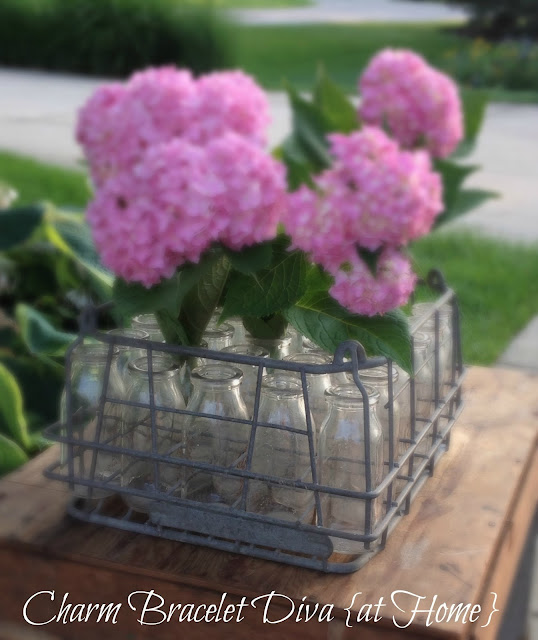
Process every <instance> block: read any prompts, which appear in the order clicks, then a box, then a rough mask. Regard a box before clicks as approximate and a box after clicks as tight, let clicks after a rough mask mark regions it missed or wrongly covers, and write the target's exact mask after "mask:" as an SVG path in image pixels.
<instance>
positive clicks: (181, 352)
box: [46, 272, 464, 573]
mask: <svg viewBox="0 0 538 640" xmlns="http://www.w3.org/2000/svg"><path fill="white" fill-rule="evenodd" d="M427 284H428V285H429V286H430V288H432V289H433V290H435V291H437V292H438V293H439V294H440V295H439V297H438V298H437V300H436V302H435V304H434V305H433V306H432V308H431V310H430V312H429V313H428V314H427V315H425V316H424V317H422V318H421V320H420V321H418V322H416V323H415V325H414V327H413V330H412V333H413V334H415V333H416V332H418V331H420V330H421V328H422V327H423V326H425V324H426V323H428V322H429V323H431V322H432V321H433V322H434V326H435V336H434V346H435V348H434V349H433V351H432V354H431V356H430V358H431V360H432V362H431V363H430V365H431V366H432V369H433V371H434V380H435V384H434V389H435V396H434V398H433V401H432V410H431V415H430V416H429V418H428V419H424V418H420V419H419V418H418V417H417V415H416V407H417V396H416V388H415V386H416V385H415V378H416V376H417V375H418V374H419V371H418V370H415V373H414V375H413V376H411V377H410V379H409V381H408V382H407V383H406V384H405V385H404V386H403V387H402V388H400V389H399V390H398V391H397V392H396V391H395V389H394V386H393V384H392V367H393V363H392V362H391V361H390V360H387V359H385V358H368V357H367V356H366V354H365V351H364V349H363V347H362V346H361V345H360V344H359V343H357V342H354V341H349V342H344V343H343V344H341V345H340V346H339V348H338V349H337V351H336V353H335V355H334V359H333V363H332V364H329V365H312V364H304V363H296V362H287V361H281V360H272V359H267V358H256V357H252V356H241V355H236V354H231V353H224V352H220V351H219V352H217V351H209V350H207V349H202V348H195V347H183V346H175V345H171V344H164V343H157V342H148V341H140V340H133V339H129V338H125V337H120V336H116V335H109V334H106V333H101V332H99V331H97V329H96V327H97V313H96V311H95V310H88V311H87V312H86V313H85V314H83V317H82V318H81V331H80V335H79V338H78V339H77V340H76V342H75V343H74V345H73V346H72V347H71V349H70V352H69V354H68V357H67V362H66V399H67V419H66V423H65V424H56V425H53V426H52V427H50V428H49V429H48V430H47V436H48V437H49V438H50V439H52V440H55V441H58V442H61V443H62V444H63V448H64V450H65V452H66V454H67V455H66V456H64V457H63V459H62V460H60V461H59V462H57V463H56V464H54V465H53V466H51V467H50V468H49V469H48V470H47V471H46V476H47V477H49V478H53V479H57V480H60V481H63V482H67V483H68V484H69V485H70V486H71V487H72V488H73V487H74V486H75V485H78V486H84V487H87V491H88V493H87V498H76V497H75V498H73V500H72V502H71V504H70V507H69V513H70V514H71V516H73V517H75V518H78V519H80V520H84V521H87V522H91V523H95V524H99V525H106V526H111V527H115V528H118V529H123V530H127V531H132V532H137V533H141V534H147V535H152V536H157V537H161V538H168V539H171V540H175V541H178V542H186V543H191V544H198V545H205V546H208V547H213V548H216V549H221V550H225V551H229V552H233V553H241V554H245V555H250V556H256V557H259V558H265V559H268V560H274V561H278V562H284V563H287V564H292V565H297V566H300V567H306V568H310V569H317V570H321V571H325V572H334V573H348V572H352V571H356V570H357V569H359V568H360V567H361V566H363V565H364V564H365V563H366V562H368V560H369V559H370V558H372V557H373V556H374V555H375V554H376V553H378V552H379V551H380V550H382V549H383V547H384V546H385V543H386V541H387V537H388V536H389V534H390V533H391V531H392V530H393V528H394V527H395V526H396V524H397V523H398V521H399V520H400V519H401V518H402V517H404V516H405V515H406V514H407V513H408V512H409V509H410V505H411V502H412V500H413V499H414V497H415V496H416V495H417V493H418V491H419V490H420V488H421V487H422V485H423V484H424V482H425V481H426V479H427V478H428V477H429V476H431V475H433V473H434V469H435V465H436V463H437V460H438V459H439V457H440V456H441V455H442V454H443V453H444V452H445V451H446V450H447V449H448V446H449V444H450V432H451V429H452V427H453V425H454V422H455V421H456V419H457V417H458V415H459V413H460V411H461V409H462V389H461V387H462V381H463V377H464V367H463V362H462V355H461V334H460V323H459V310H458V304H457V300H456V297H455V295H454V293H453V291H451V290H450V289H448V288H447V287H446V285H445V283H444V280H443V278H442V276H441V275H440V274H439V272H432V273H430V275H429V277H428V280H427ZM446 305H450V308H451V314H450V318H451V325H452V326H451V330H452V338H451V340H452V342H451V345H452V346H451V363H450V375H449V376H448V379H447V380H446V381H445V382H444V383H443V381H442V380H441V375H442V372H441V370H440V350H441V347H442V339H441V332H440V316H441V309H446ZM430 326H431V325H430ZM88 338H91V339H92V340H97V341H99V342H102V343H104V344H106V345H108V361H107V366H106V371H105V379H104V381H103V392H102V396H101V399H100V403H99V407H97V410H96V419H97V422H96V424H97V427H96V428H95V429H94V430H93V435H92V437H88V434H87V432H86V431H85V430H84V429H83V428H80V424H79V423H78V422H77V417H76V416H74V415H73V414H72V412H71V411H70V405H71V400H72V398H71V389H70V368H71V360H72V354H73V351H74V350H75V349H76V348H77V346H78V345H79V344H81V343H82V342H83V341H84V340H86V339H88ZM115 345H121V346H125V347H132V348H136V349H138V350H144V351H145V352H147V358H148V362H149V365H150V366H149V372H148V379H149V403H148V404H147V405H145V408H146V409H149V411H150V415H151V430H152V450H151V451H140V450H135V449H132V448H127V447H125V446H124V440H123V439H121V438H120V439H118V438H115V439H112V440H109V441H107V440H106V439H103V438H102V437H101V435H100V434H101V425H102V421H103V417H104V416H105V407H110V406H115V407H117V408H118V409H119V410H120V412H121V410H122V409H125V408H126V407H127V406H132V405H133V403H132V402H129V401H127V400H125V399H124V398H114V397H109V392H108V376H109V374H110V367H111V362H112V354H113V350H114V347H115ZM162 353H166V354H170V355H171V356H173V357H180V358H188V357H197V358H204V359H205V360H207V361H215V362H223V363H230V364H238V365H251V366H255V367H257V369H258V377H257V389H256V394H255V401H254V416H253V419H252V420H240V419H235V420H234V419H228V418H227V420H231V421H232V422H234V421H235V422H238V423H243V424H246V425H248V427H249V428H250V438H249V442H248V446H247V447H246V449H245V451H244V453H243V455H242V457H241V460H238V461H236V462H235V463H234V465H231V466H230V467H219V466H216V465H214V464H211V463H210V462H204V461H192V460H187V459H182V458H178V457H176V456H171V455H166V454H162V453H159V452H158V448H157V439H158V431H159V425H158V424H157V422H158V421H157V412H158V411H159V412H171V413H175V414H180V415H193V413H192V412H190V411H187V410H186V409H176V408H173V407H159V406H156V404H155V400H154V394H153V377H152V373H151V369H152V368H151V362H152V358H153V357H154V356H155V355H156V354H162ZM381 365H387V367H388V373H389V405H388V413H389V431H390V443H391V445H390V447H389V460H388V461H386V462H385V475H384V478H383V481H382V482H381V483H380V484H378V485H377V486H374V483H373V480H372V477H371V473H370V465H369V460H368V458H369V455H370V452H369V444H368V443H369V429H370V421H369V412H368V402H367V392H366V390H365V387H364V385H363V383H362V381H361V371H364V370H366V369H369V368H373V367H378V366H381ZM423 366H425V364H423ZM267 369H273V370H274V371H288V372H289V371H291V372H295V375H297V376H299V377H300V380H301V382H302V390H303V397H304V404H305V407H306V416H307V418H306V425H304V426H303V425H297V428H295V427H285V426H281V425H277V424H267V423H262V422H259V421H258V409H259V405H260V391H261V384H262V377H263V374H264V371H265V370H267ZM342 372H348V373H351V374H352V377H353V380H354V382H355V384H356V385H357V387H358V389H359V390H360V392H361V394H362V396H363V399H364V401H365V402H364V407H365V409H364V429H365V443H366V444H365V458H366V459H365V460H364V461H363V462H364V463H365V467H366V470H367V471H366V478H365V481H366V486H365V491H361V492H358V491H347V490H343V489H340V488H338V487H334V486H327V485H323V484H321V483H320V482H319V481H318V478H319V473H318V466H317V461H316V447H315V442H314V431H313V425H312V421H311V418H310V413H309V406H310V404H311V402H310V398H309V391H308V384H307V376H308V375H309V374H337V373H342ZM403 394H406V395H407V396H408V398H409V403H410V404H409V406H410V415H411V423H410V424H411V430H410V434H409V436H410V437H408V438H402V439H401V440H400V442H399V443H396V442H395V441H394V425H393V411H392V403H393V402H394V400H395V399H396V398H397V397H398V396H400V395H402V397H403ZM208 417H211V418H214V419H216V420H222V419H223V418H222V417H221V416H213V415H211V416H208ZM259 427H264V428H271V429H280V430H283V431H291V432H297V433H301V434H302V435H304V436H305V437H307V438H308V443H309V455H310V465H311V474H310V475H311V481H309V482H305V481H303V480H300V479H297V480H289V479H284V478H281V477H277V476H271V475H264V474H260V473H256V472H254V471H252V457H253V451H254V445H255V441H256V432H257V429H258V428H259ZM88 451H90V452H92V457H93V461H94V463H93V466H91V467H90V470H89V472H88V473H85V474H84V475H81V474H78V473H77V470H76V469H77V466H76V465H75V459H76V456H80V455H84V454H85V453H87V452H88ZM396 451H400V452H401V451H403V453H401V455H399V457H397V456H396V455H395V453H396ZM99 452H106V454H107V455H110V454H113V455H117V456H128V457H129V459H131V460H132V459H135V460H144V461H146V463H150V464H153V465H154V470H155V471H154V472H155V474H156V481H155V486H153V487H151V488H144V487H142V488H137V489H134V488H132V487H130V486H122V483H121V471H119V472H118V473H117V474H115V475H112V476H111V477H109V478H107V480H106V482H103V481H100V480H98V479H97V478H95V477H94V473H93V471H94V470H95V459H96V457H97V456H98V455H99ZM163 463H164V464H166V465H183V466H187V467H193V468H196V469H200V470H204V471H207V472H211V473H212V474H218V475H221V476H229V477H234V478H239V479H241V482H242V493H241V497H240V498H239V499H238V500H237V502H236V503H235V504H233V505H232V506H226V505H222V504H212V503H209V502H204V503H202V502H196V501H193V500H188V499H186V498H182V497H179V496H178V495H177V494H175V493H174V492H173V491H169V492H163V491H160V490H159V489H158V488H156V487H159V484H160V483H159V481H158V474H159V468H160V464H163ZM256 480H257V481H262V482H264V483H267V484H268V485H270V486H274V485H278V486H284V487H290V488H296V489H304V490H306V491H308V492H311V494H312V500H313V505H314V508H313V513H314V517H313V518H311V519H310V520H309V521H301V520H300V519H299V520H297V521H288V520H283V519H282V520H281V519H277V518H275V517H270V516H266V515H261V514H259V513H253V512H250V511H248V510H247V496H248V491H249V483H251V482H252V481H256ZM103 490H106V492H108V493H113V494H114V495H113V497H106V498H104V497H99V496H100V495H102V492H103ZM129 495H131V496H135V497H138V498H142V499H146V500H147V501H149V502H150V503H151V504H152V505H154V507H155V508H154V509H152V510H151V512H150V513H149V514H144V515H143V514H140V513H138V512H136V511H133V509H132V508H130V507H129V506H127V503H126V502H125V501H124V498H126V497H128V496H129ZM331 495H332V496H340V497H346V498H352V499H353V500H356V501H359V502H360V504H362V505H364V509H365V519H364V529H363V530H358V531H352V532H350V531H340V530H337V529H333V528H330V527H327V526H325V525H324V513H323V511H324V510H323V500H324V498H325V497H326V496H331ZM375 500H378V501H379V500H382V502H383V510H384V512H383V517H382V518H381V519H380V521H378V522H377V523H372V505H373V501H375ZM334 540H351V541H354V542H359V543H362V548H363V551H362V552H361V553H358V554H355V555H353V556H343V555H339V554H335V553H334V552H333V541H334Z"/></svg>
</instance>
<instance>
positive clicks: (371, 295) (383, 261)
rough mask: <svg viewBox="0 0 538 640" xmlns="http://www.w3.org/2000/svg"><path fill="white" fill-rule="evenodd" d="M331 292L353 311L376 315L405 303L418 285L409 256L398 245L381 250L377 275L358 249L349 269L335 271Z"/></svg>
mask: <svg viewBox="0 0 538 640" xmlns="http://www.w3.org/2000/svg"><path fill="white" fill-rule="evenodd" d="M333 275H334V277H335V281H334V285H333V286H332V287H331V289H330V291H329V293H330V294H331V296H332V297H333V298H334V299H335V300H337V301H338V302H339V303H340V304H341V305H342V306H343V307H345V308H346V309H349V311H352V312H353V313H357V314H360V315H365V316H375V315H377V314H383V313H386V312H387V311H390V310H392V309H395V308H397V307H401V306H402V305H403V304H405V303H406V302H407V301H408V300H409V297H410V295H411V293H412V292H413V290H414V288H415V285H416V276H415V274H414V273H413V271H412V269H411V264H410V262H409V260H408V259H407V258H406V257H405V256H403V255H402V254H401V253H400V252H398V251H397V250H395V249H390V248H388V249H385V250H384V251H383V253H382V254H381V256H380V258H379V261H378V265H377V273H376V275H375V276H374V275H373V274H372V272H371V271H370V269H369V268H368V266H367V265H366V264H365V262H364V261H363V260H361V259H360V258H359V257H358V255H357V253H356V252H352V253H350V255H349V258H348V260H347V264H346V269H345V270H342V269H339V270H338V271H336V272H335V273H333Z"/></svg>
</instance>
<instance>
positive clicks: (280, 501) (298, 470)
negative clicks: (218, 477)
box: [247, 372, 314, 523]
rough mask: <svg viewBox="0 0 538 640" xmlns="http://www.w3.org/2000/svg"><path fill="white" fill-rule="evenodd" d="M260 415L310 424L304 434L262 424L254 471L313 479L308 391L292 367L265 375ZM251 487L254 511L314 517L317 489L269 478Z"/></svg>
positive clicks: (268, 421)
mask: <svg viewBox="0 0 538 640" xmlns="http://www.w3.org/2000/svg"><path fill="white" fill-rule="evenodd" d="M259 420H260V422H264V423H266V424H273V425H280V426H286V427H292V428H294V429H301V430H303V429H304V434H302V433H294V432H290V431H285V430H282V429H278V428H276V427H258V429H257V431H256V439H255V441H254V451H253V456H252V467H251V469H252V471H253V472H255V473H262V474H265V475H269V476H276V477H277V478H283V479H286V480H294V481H302V482H312V465H311V459H310V445H309V440H308V436H307V432H306V428H307V424H306V413H305V407H304V400H303V390H302V384H301V381H300V380H298V379H297V377H296V376H294V375H293V374H289V373H286V372H280V373H277V374H274V375H268V376H265V378H264V380H263V385H262V397H261V402H260V411H259ZM248 486H249V491H248V500H247V509H248V511H253V512H255V513H261V514H264V515H267V516H271V517H273V518H278V519H280V520H292V521H301V522H306V523H311V522H312V520H313V517H314V497H313V493H312V492H311V491H309V490H307V489H300V488H294V487H287V486H283V485H282V486H281V485H278V484H269V483H267V482H264V481H263V480H250V481H249V485H248Z"/></svg>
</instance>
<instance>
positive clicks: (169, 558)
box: [0, 368, 538, 640]
mask: <svg viewBox="0 0 538 640" xmlns="http://www.w3.org/2000/svg"><path fill="white" fill-rule="evenodd" d="M465 402H466V406H465V410H464V412H463V414H462V416H461V418H460V420H459V422H458V424H456V426H455V427H454V432H453V436H452V442H451V449H450V451H449V452H448V454H446V455H445V457H444V458H443V459H442V461H441V462H440V463H439V465H438V466H437V468H436V473H435V476H434V477H433V478H431V479H430V480H429V481H428V482H427V483H426V485H425V487H424V489H423V490H422V492H421V494H420V496H419V497H418V498H417V499H416V501H415V503H414V504H413V507H412V509H411V513H410V514H409V516H407V517H406V518H404V519H403V520H402V521H401V523H400V524H399V525H398V527H397V528H396V530H395V531H394V533H393V534H392V536H391V538H390V539H389V542H388V544H387V547H386V549H385V550H384V551H383V552H382V553H380V554H379V555H378V556H377V557H375V558H374V559H373V560H372V561H371V562H370V563H369V564H368V565H366V566H365V567H364V568H363V569H361V570H360V571H358V572H357V573H355V574H351V575H347V576H337V575H325V574H322V573H319V572H315V571H310V570H305V569H298V568H294V567H289V566H286V565H282V564H277V563H273V562H268V561H263V560H257V559H253V558H248V557H245V556H240V555H234V554H229V553H224V552H219V551H214V550H209V549H205V548H203V547H195V546H191V545H186V544H178V543H174V542H171V541H167V540H160V539H156V538H150V537H145V536H142V535H138V534H133V533H126V532H121V531H117V530H114V529H109V528H104V527H98V526H94V525H88V524H83V523H80V522H76V521H74V520H71V519H70V518H69V517H68V516H66V514H65V510H66V505H67V503H68V500H69V493H68V491H67V488H66V487H65V486H64V485H63V484H61V483H57V482H54V481H49V480H46V479H45V478H44V477H43V475H42V472H43V469H44V468H45V467H46V466H47V465H48V464H50V463H51V462H53V461H54V459H55V458H56V457H57V455H58V450H57V448H52V449H50V450H49V451H47V452H46V453H44V454H43V455H41V456H39V457H38V458H36V459H35V460H33V461H32V462H30V463H29V464H27V465H25V466H24V467H23V468H22V469H20V470H18V471H16V472H15V473H13V474H11V475H10V476H8V477H6V478H5V479H3V480H2V481H0V639H2V638H11V637H20V638H21V639H22V638H25V637H29V638H31V637H33V636H32V635H31V631H32V629H30V627H29V626H28V625H26V626H21V627H20V629H21V633H20V636H16V635H15V636H14V635H13V633H14V632H13V629H14V628H15V627H14V626H13V625H22V624H23V619H22V608H23V605H24V603H25V602H26V600H27V599H28V598H29V597H30V596H31V595H32V594H34V593H36V592H37V591H41V590H55V593H56V597H57V598H59V599H60V601H61V597H63V594H64V593H65V592H69V602H73V603H90V602H92V603H97V602H98V603H109V602H123V603H125V604H124V606H123V607H122V609H121V612H120V615H119V617H118V624H117V625H115V626H112V625H110V624H103V623H100V624H97V623H92V622H88V623H84V624H71V625H61V624H57V623H52V624H50V625H47V626H45V627H39V628H36V629H34V631H36V630H37V631H40V633H41V634H42V636H43V637H47V634H48V635H49V636H51V637H58V638H77V639H78V638H81V639H85V638H88V639H89V638H92V639H93V638H102V639H106V638H109V637H110V638H118V639H121V638H126V639H127V638H129V639H132V638H148V637H155V638H160V639H163V640H166V639H167V638H177V637H186V638H192V639H193V640H196V639H197V638H202V637H203V638H218V637H226V636H227V635H229V636H231V637H234V638H237V639H238V640H239V639H241V638H243V637H244V638H253V637H256V638H260V639H264V638H275V637H280V638H307V639H308V638H333V639H340V638H342V639H347V638H361V640H373V639H375V638H383V639H385V640H392V639H394V638H406V637H408V638H416V639H417V640H420V638H447V639H448V638H453V639H460V638H461V639H462V638H476V639H477V640H489V639H490V638H494V633H495V630H496V629H497V626H498V623H499V622H500V615H501V614H500V613H498V614H495V616H493V618H492V622H491V625H490V626H489V627H487V628H485V629H482V628H480V625H481V624H483V623H484V621H485V620H487V615H486V614H484V616H485V617H482V618H481V619H480V621H479V622H478V623H477V624H475V625H462V624H461V622H457V621H451V622H448V623H446V622H445V623H440V624H437V623H434V624H433V625H431V626H429V627H426V626H425V619H426V616H425V614H424V615H419V616H417V617H416V618H415V621H414V623H413V625H412V626H411V627H410V628H408V629H407V630H406V631H403V630H399V629H397V628H396V627H395V625H394V624H393V620H392V618H393V616H394V617H395V618H396V620H397V621H399V623H400V624H403V623H405V622H407V621H408V620H409V614H408V613H402V612H401V611H399V610H398V608H397V607H396V606H394V604H393V603H392V602H391V594H392V593H393V592H396V591H399V590H401V591H409V592H411V593H413V594H417V595H421V596H424V597H425V600H424V601H423V602H424V603H428V605H429V604H430V603H431V601H432V599H433V598H434V596H436V597H437V603H438V604H441V603H447V604H449V605H451V604H458V603H460V602H461V603H478V604H483V605H484V607H485V609H487V611H488V612H489V611H490V610H491V603H492V596H491V591H496V592H497V593H498V600H497V605H496V606H497V608H498V609H500V610H501V612H502V609H503V606H505V605H506V601H507V597H508V593H509V588H510V584H511V580H512V578H513V575H514V571H515V569H516V567H517V563H518V560H519V556H520V554H521V551H522V548H523V545H524V542H525V536H526V533H527V531H528V528H529V526H530V521H531V519H532V516H533V513H534V510H535V508H536V504H537V495H538V491H537V489H538V377H536V376H532V375H529V374H524V373H520V372H517V371H511V370H503V369H485V368H472V369H471V370H470V372H469V376H468V378H467V381H466V385H465ZM151 589H154V590H155V591H156V592H157V593H159V594H161V595H162V596H163V597H165V599H166V602H167V604H170V603H187V602H189V603H190V602H192V603H205V604H210V603H218V602H219V601H220V599H221V596H222V594H223V593H225V592H226V593H227V594H229V595H228V600H229V602H239V601H240V599H241V597H243V596H245V597H247V598H248V599H249V600H250V599H251V598H254V597H256V596H259V595H262V594H268V593H270V592H272V591H275V592H276V593H279V594H285V595H287V596H288V597H289V598H292V599H293V600H294V601H295V602H296V603H300V602H302V599H303V597H304V598H305V602H308V603H320V604H334V613H335V615H336V616H337V618H338V619H335V620H334V621H333V622H331V623H330V624H327V623H325V622H323V623H319V622H316V621H313V622H310V623H308V624H307V623H304V622H299V623H297V622H293V621H291V620H289V621H287V622H285V623H282V624H277V625H269V624H263V620H262V613H261V611H260V610H259V609H254V608H252V607H250V608H248V609H245V620H244V621H243V622H241V623H239V624H222V623H221V624H211V623H207V624H195V623H181V625H179V623H177V622H171V623H169V624H168V625H160V626H159V627H142V626H140V625H139V624H138V622H137V620H136V618H137V615H136V613H134V612H133V611H131V610H129V607H128V606H127V604H126V600H127V596H128V594H129V593H131V592H133V591H136V590H151ZM355 594H360V595H358V596H355ZM354 596H355V598H354ZM381 597H383V598H384V602H385V603H386V606H385V607H384V608H383V610H382V616H383V620H382V621H380V622H378V623H376V624H373V623H361V624H354V626H353V627H352V628H348V627H346V625H345V622H344V621H345V620H346V617H347V615H348V612H347V610H346V609H347V608H349V607H350V605H351V603H352V602H354V605H353V607H352V611H353V612H354V613H353V617H355V616H356V614H357V612H358V611H359V610H360V608H361V607H362V605H363V604H365V603H377V602H378V601H379V599H380V598H381ZM412 600H413V599H412V598H410V599H409V600H408V603H406V604H405V605H404V604H403V603H404V600H403V599H402V598H401V597H400V599H399V601H398V603H399V604H400V606H402V608H404V609H409V608H410V607H411V601H412ZM58 606H59V603H58V602H57V601H56V602H54V603H52V602H50V601H48V600H47V599H46V598H43V597H41V598H40V599H36V600H35V607H34V608H33V612H34V615H35V616H36V617H38V616H42V617H41V619H42V620H47V619H49V618H50V617H51V616H53V615H54V614H55V613H56V612H57V610H58ZM279 611H280V613H281V614H282V616H283V615H285V614H286V612H287V611H289V608H288V607H286V608H283V607H281V608H280V610H279ZM279 611H277V607H274V608H272V609H271V613H272V616H273V618H277V617H278V616H279ZM2 624H4V626H2ZM6 625H7V626H6ZM37 631H36V633H37ZM23 632H26V633H27V636H25V635H23ZM9 634H11V635H9ZM35 637H41V636H39V635H36V636H35Z"/></svg>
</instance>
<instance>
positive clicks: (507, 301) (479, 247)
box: [412, 231, 538, 365]
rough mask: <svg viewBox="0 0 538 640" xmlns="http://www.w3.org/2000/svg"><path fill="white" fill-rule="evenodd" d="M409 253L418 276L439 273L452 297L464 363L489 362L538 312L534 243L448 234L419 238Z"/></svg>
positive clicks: (537, 252) (537, 255)
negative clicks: (458, 312) (457, 305)
mask: <svg viewBox="0 0 538 640" xmlns="http://www.w3.org/2000/svg"><path fill="white" fill-rule="evenodd" d="M412 253H413V257H414V259H415V269H416V271H417V272H418V273H419V274H420V275H426V274H427V272H428V270H429V269H431V268H434V267H435V268H439V269H441V271H442V272H443V273H444V275H445V278H446V280H447V282H448V284H449V286H451V287H452V288H453V289H454V290H455V291H456V293H457V295H458V298H459V301H460V306H461V315H462V332H463V353H464V358H465V361H466V362H469V363H472V364H484V365H489V364H493V363H494V362H495V361H496V360H497V359H498V357H499V356H500V355H501V353H502V352H503V351H504V350H505V348H506V347H507V346H508V344H509V343H510V341H511V339H512V338H513V337H514V336H515V334H517V333H518V332H519V331H521V330H522V329H523V328H524V327H525V326H526V325H527V323H528V322H529V321H530V320H531V319H532V318H533V317H534V316H535V315H536V314H538V245H535V246H532V245H531V246H529V245H527V246H524V245H519V244H512V243H505V242H502V241H499V240H496V239H495V240H494V239H490V238H485V237H481V236H480V235H478V234H477V233H471V232H468V231H459V232H454V231H450V232H438V233H435V234H432V235H431V236H427V237H425V238H423V239H422V240H420V241H419V242H418V243H416V244H415V245H414V246H413V249H412Z"/></svg>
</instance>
